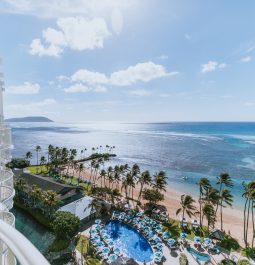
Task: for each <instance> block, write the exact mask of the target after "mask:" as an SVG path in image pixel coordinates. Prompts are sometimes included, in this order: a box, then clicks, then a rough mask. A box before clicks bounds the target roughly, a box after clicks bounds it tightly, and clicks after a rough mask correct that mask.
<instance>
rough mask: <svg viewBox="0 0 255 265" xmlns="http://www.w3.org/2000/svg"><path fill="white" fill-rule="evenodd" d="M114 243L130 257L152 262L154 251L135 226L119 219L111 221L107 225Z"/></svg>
mask: <svg viewBox="0 0 255 265" xmlns="http://www.w3.org/2000/svg"><path fill="white" fill-rule="evenodd" d="M105 228H106V230H107V232H108V234H109V235H110V236H111V238H112V240H113V242H114V245H115V246H116V247H118V248H119V249H120V250H121V251H122V252H123V253H125V255H126V256H127V257H129V258H133V259H134V260H136V261H140V262H150V261H151V260H152V258H153V251H152V248H151V246H150V244H149V243H148V241H147V240H146V239H145V238H144V237H143V235H141V234H140V233H139V232H138V231H137V230H135V229H134V228H133V227H131V226H129V225H127V224H124V223H122V222H119V221H115V220H114V221H113V220H112V221H109V222H108V223H107V224H106V226H105Z"/></svg>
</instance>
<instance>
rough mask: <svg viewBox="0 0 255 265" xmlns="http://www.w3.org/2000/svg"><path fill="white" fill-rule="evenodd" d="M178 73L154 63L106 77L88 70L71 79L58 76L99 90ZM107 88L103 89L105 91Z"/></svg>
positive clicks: (140, 64)
mask: <svg viewBox="0 0 255 265" xmlns="http://www.w3.org/2000/svg"><path fill="white" fill-rule="evenodd" d="M177 74H178V72H167V70H166V69H165V67H164V66H163V65H160V64H155V63H153V62H144V63H138V64H136V65H132V66H129V67H128V68H127V69H125V70H119V71H115V72H113V73H111V74H110V75H108V76H107V75H106V74H104V73H100V72H94V71H90V70H87V69H80V70H78V71H76V72H75V73H74V74H73V75H72V76H71V77H67V76H58V77H57V79H58V80H59V81H65V80H68V81H70V82H72V83H78V84H80V83H83V84H86V85H87V86H92V87H94V88H97V90H102V88H100V89H98V86H100V85H114V86H129V85H132V84H134V83H137V82H139V81H142V82H149V81H151V80H153V79H157V78H162V77H166V76H173V75H177ZM105 89H106V88H103V90H104V91H105Z"/></svg>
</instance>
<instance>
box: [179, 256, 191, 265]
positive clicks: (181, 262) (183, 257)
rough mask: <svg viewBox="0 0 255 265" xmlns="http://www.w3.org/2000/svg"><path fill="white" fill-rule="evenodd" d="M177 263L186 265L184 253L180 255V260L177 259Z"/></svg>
mask: <svg viewBox="0 0 255 265" xmlns="http://www.w3.org/2000/svg"><path fill="white" fill-rule="evenodd" d="M179 263H180V265H188V264H189V262H188V259H187V256H186V255H185V254H184V253H181V255H180V258H179Z"/></svg>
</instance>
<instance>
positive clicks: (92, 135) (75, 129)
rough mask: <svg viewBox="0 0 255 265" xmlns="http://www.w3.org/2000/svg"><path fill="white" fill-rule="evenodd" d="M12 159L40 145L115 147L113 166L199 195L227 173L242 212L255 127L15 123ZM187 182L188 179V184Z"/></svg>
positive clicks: (253, 163) (253, 166) (252, 166)
mask: <svg viewBox="0 0 255 265" xmlns="http://www.w3.org/2000/svg"><path fill="white" fill-rule="evenodd" d="M11 127H12V128H13V130H12V132H13V144H14V149H13V156H21V155H24V154H25V153H26V152H27V151H33V150H34V149H35V146H36V145H37V144H39V145H40V146H42V148H43V149H45V150H46V148H47V146H48V145H49V144H53V145H58V146H67V147H69V148H77V149H81V148H85V147H86V148H87V149H88V150H91V148H92V147H93V146H99V145H102V146H105V145H106V144H107V145H110V146H113V145H114V146H116V149H115V153H116V154H117V158H116V159H114V160H113V161H112V162H111V163H113V164H121V163H130V164H132V163H137V164H139V165H140V166H141V168H142V169H149V170H151V171H152V172H155V171H158V170H165V171H166V172H167V176H168V185H169V186H171V187H174V188H175V189H178V190H180V191H182V192H185V193H190V194H192V195H197V190H198V188H197V182H198V180H199V178H201V177H208V178H209V179H210V180H211V182H212V183H215V181H216V176H218V175H219V174H220V173H221V172H228V173H229V174H230V175H231V176H232V177H233V179H234V183H235V186H234V188H233V193H234V196H235V205H236V206H237V207H241V205H242V203H243V201H242V196H241V195H242V182H243V181H250V180H254V179H255V178H254V170H255V123H237V122H236V123H234V122H233V123H232V122H227V123H223V122H221V123H216V122H214V123H210V122H208V123H206V122H204V123H147V124H141V123H139V124H138V123H136V124H130V123H129V124H127V123H76V124H71V123H62V124H61V123H12V124H11ZM183 176H185V177H187V179H186V180H184V179H183Z"/></svg>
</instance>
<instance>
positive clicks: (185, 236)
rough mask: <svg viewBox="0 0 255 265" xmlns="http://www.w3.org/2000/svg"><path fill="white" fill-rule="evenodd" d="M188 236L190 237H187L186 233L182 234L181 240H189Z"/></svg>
mask: <svg viewBox="0 0 255 265" xmlns="http://www.w3.org/2000/svg"><path fill="white" fill-rule="evenodd" d="M187 236H188V235H187V234H186V233H181V234H180V238H181V239H185V238H187Z"/></svg>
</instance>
